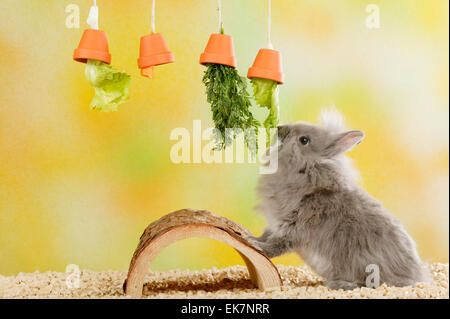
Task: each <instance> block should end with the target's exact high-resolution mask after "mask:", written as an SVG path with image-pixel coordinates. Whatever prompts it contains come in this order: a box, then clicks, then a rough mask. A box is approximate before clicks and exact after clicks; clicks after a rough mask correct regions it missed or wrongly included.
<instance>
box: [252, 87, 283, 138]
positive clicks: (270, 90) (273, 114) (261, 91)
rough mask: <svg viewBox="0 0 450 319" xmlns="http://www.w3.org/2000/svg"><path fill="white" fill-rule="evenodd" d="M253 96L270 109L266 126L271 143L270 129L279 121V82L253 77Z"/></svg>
mask: <svg viewBox="0 0 450 319" xmlns="http://www.w3.org/2000/svg"><path fill="white" fill-rule="evenodd" d="M251 82H252V86H253V96H254V98H255V102H256V104H258V105H259V106H260V107H266V108H268V109H269V115H268V116H267V118H266V120H265V121H264V127H265V128H266V133H267V144H268V145H269V144H270V141H271V136H270V129H271V128H276V127H277V125H278V122H279V116H278V114H279V110H280V106H279V100H278V92H279V89H278V83H277V82H276V81H273V80H268V79H261V78H252V79H251Z"/></svg>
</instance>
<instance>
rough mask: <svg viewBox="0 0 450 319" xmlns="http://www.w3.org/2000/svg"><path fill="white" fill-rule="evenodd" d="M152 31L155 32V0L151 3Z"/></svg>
mask: <svg viewBox="0 0 450 319" xmlns="http://www.w3.org/2000/svg"><path fill="white" fill-rule="evenodd" d="M152 33H156V30H155V0H153V4H152Z"/></svg>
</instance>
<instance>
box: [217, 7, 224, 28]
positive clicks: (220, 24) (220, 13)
mask: <svg viewBox="0 0 450 319" xmlns="http://www.w3.org/2000/svg"><path fill="white" fill-rule="evenodd" d="M217 11H219V33H221V34H223V20H222V0H217Z"/></svg>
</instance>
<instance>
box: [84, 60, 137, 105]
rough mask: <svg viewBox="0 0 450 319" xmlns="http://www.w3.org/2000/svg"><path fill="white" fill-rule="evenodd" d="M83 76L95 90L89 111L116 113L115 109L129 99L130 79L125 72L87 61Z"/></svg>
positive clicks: (101, 63) (94, 61)
mask: <svg viewBox="0 0 450 319" xmlns="http://www.w3.org/2000/svg"><path fill="white" fill-rule="evenodd" d="M85 75H86V79H87V80H88V82H89V83H90V84H91V85H92V86H93V87H94V89H95V95H94V97H93V98H92V102H91V105H90V108H91V109H97V110H100V111H102V112H110V111H117V107H118V106H119V105H120V104H122V103H124V102H125V101H126V100H128V99H129V97H130V91H129V87H130V81H131V78H130V76H129V75H128V74H126V73H125V72H119V71H117V70H115V69H113V68H112V67H111V66H110V65H109V64H106V63H104V62H101V61H96V60H88V61H87V65H86V70H85Z"/></svg>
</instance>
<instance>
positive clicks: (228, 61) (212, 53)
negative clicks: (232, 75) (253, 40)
mask: <svg viewBox="0 0 450 319" xmlns="http://www.w3.org/2000/svg"><path fill="white" fill-rule="evenodd" d="M207 63H216V64H224V65H229V66H231V67H233V68H235V67H236V57H235V56H234V45H233V38H232V37H231V36H229V35H226V34H217V33H214V34H211V36H210V38H209V41H208V44H207V45H206V48H205V51H204V52H203V53H202V54H201V55H200V64H203V65H205V64H207Z"/></svg>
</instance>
